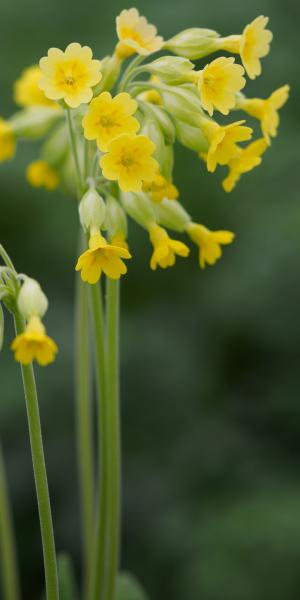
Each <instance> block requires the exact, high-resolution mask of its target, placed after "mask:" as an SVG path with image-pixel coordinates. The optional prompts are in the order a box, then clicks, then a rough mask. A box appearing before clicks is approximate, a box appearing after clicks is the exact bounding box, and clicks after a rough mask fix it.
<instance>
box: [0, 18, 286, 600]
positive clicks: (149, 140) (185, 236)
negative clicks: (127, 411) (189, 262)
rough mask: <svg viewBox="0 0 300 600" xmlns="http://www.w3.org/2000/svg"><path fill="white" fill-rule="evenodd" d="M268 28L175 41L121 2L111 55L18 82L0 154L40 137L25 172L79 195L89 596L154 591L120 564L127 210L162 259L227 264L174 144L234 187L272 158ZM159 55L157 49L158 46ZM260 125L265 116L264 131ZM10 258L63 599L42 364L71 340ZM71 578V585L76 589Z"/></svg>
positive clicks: (48, 551) (78, 378) (71, 47)
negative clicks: (61, 338)
mask: <svg viewBox="0 0 300 600" xmlns="http://www.w3.org/2000/svg"><path fill="white" fill-rule="evenodd" d="M267 26H268V18H267V17H265V16H258V17H256V18H255V19H254V20H253V21H252V22H251V23H249V24H247V25H246V26H245V28H244V29H243V31H242V32H241V33H240V34H233V35H228V36H221V35H220V34H219V33H218V32H217V31H214V30H211V29H204V28H201V27H192V28H190V29H186V30H184V31H181V32H179V33H177V34H176V35H174V36H173V37H172V38H170V39H169V40H164V39H163V37H162V36H161V35H159V34H158V32H157V29H156V27H155V26H154V25H153V24H151V23H148V21H147V19H146V18H145V17H144V16H142V15H140V14H139V12H138V10H137V9H136V8H130V9H128V10H122V12H121V13H120V15H119V16H118V17H117V19H116V38H117V39H116V45H115V48H114V49H113V50H112V52H111V54H110V55H107V56H105V57H104V58H102V59H98V57H96V58H95V53H94V51H92V49H91V48H90V47H89V46H82V45H81V44H79V43H77V42H72V41H71V43H69V44H68V45H67V46H66V48H65V49H58V48H50V49H48V51H46V49H45V50H44V54H45V56H42V57H41V58H40V57H36V64H34V65H31V66H29V67H27V68H25V70H24V71H23V72H22V73H21V75H20V77H19V79H18V80H17V81H16V82H15V85H14V99H15V102H16V104H17V105H18V106H19V107H20V110H18V111H17V112H16V113H15V114H13V115H12V116H11V117H10V118H8V119H7V120H5V119H3V118H1V119H0V161H5V160H10V159H12V158H13V156H14V155H15V152H16V149H17V146H18V144H19V143H22V142H23V141H30V140H36V139H37V140H40V151H39V153H38V156H37V157H36V160H35V161H34V162H32V163H30V164H29V165H27V168H26V179H27V182H28V183H29V184H30V185H31V186H33V187H34V188H45V189H46V190H48V191H49V192H51V191H53V190H55V189H57V188H61V189H62V190H63V192H64V193H66V194H68V195H69V196H71V197H73V198H74V210H76V208H75V207H76V202H77V203H78V215H79V243H78V247H79V252H78V254H79V256H78V257H77V258H76V260H75V257H74V266H72V265H70V268H74V267H75V270H76V272H77V274H76V277H77V284H76V294H75V302H76V335H75V342H76V364H75V391H76V412H77V434H78V443H77V445H78V462H79V480H80V498H81V509H82V510H81V517H82V519H81V534H82V559H83V569H82V572H83V581H82V586H81V594H80V597H82V598H83V599H84V600H125V598H126V599H127V600H130V598H135V597H136V598H140V597H142V596H143V592H142V591H141V589H140V586H139V584H138V583H137V582H135V580H134V578H133V577H131V576H127V575H122V574H120V549H119V546H120V491H121V481H120V464H121V452H120V415H119V289H120V282H119V280H120V279H121V277H122V278H124V277H125V276H126V273H127V269H128V267H129V266H130V265H131V264H132V262H134V255H135V251H134V240H130V243H129V239H128V222H129V221H130V220H133V221H135V222H136V223H137V224H138V225H139V226H140V227H142V228H143V230H144V231H145V233H146V236H147V237H148V240H149V242H148V243H149V251H148V260H149V266H150V268H151V270H153V271H155V270H156V269H160V268H161V269H166V268H170V267H175V265H176V261H177V260H181V259H183V258H184V259H188V257H189V255H190V247H189V242H190V241H191V242H193V243H194V244H195V245H196V247H197V249H198V255H199V258H198V262H199V266H200V268H201V269H204V268H205V267H206V266H207V265H209V266H212V265H214V264H215V263H216V262H217V261H218V260H219V259H220V258H221V256H222V253H223V250H224V247H225V246H228V245H230V244H231V243H232V242H233V240H234V237H235V235H234V233H233V232H232V231H227V230H224V229H217V230H212V229H210V228H209V227H208V224H203V223H202V218H201V215H200V216H199V219H200V221H201V222H197V221H196V220H194V218H193V217H192V216H191V215H190V214H189V211H188V198H186V195H185V194H183V195H182V194H181V191H180V189H179V187H178V182H177V181H176V168H175V166H176V165H175V144H176V143H177V142H179V143H180V144H182V145H183V146H184V147H186V148H187V150H189V151H191V152H194V154H195V156H196V159H197V160H198V164H199V171H200V169H203V168H206V169H207V171H208V172H209V173H214V172H215V171H216V170H217V169H219V168H220V167H221V168H225V170H226V172H225V175H224V179H223V184H222V185H223V189H224V190H225V191H226V192H230V191H232V190H233V189H234V187H235V186H236V185H237V183H238V182H239V180H240V178H241V176H242V175H243V174H245V173H248V172H249V171H251V170H252V169H254V168H255V167H257V166H259V165H260V164H261V163H262V160H263V155H264V153H265V152H266V151H267V149H268V148H269V146H270V145H271V142H272V141H273V139H274V138H275V137H276V135H277V133H278V127H279V111H280V109H281V108H282V107H283V106H284V104H285V103H286V101H287V99H288V95H289V86H288V85H287V84H285V85H282V86H281V87H279V88H278V89H277V90H275V91H272V92H271V93H270V91H269V92H268V93H269V95H267V97H266V98H265V99H263V98H256V97H248V96H247V95H246V94H245V87H246V84H247V79H248V78H250V79H255V78H256V77H258V76H259V75H260V74H261V72H262V59H264V57H266V56H267V55H268V53H269V50H270V43H271V40H272V33H271V32H270V31H269V29H268V28H267ZM157 52H159V53H160V55H159V57H157V56H154V54H155V53H157ZM215 53H218V56H217V57H216V56H214V54H215ZM194 61H199V62H197V64H196V63H195V62H194ZM248 118H249V120H248ZM256 121H258V122H259V125H260V128H261V133H260V134H259V135H258V136H257V137H255V136H254V129H253V126H254V125H255V122H256ZM181 198H182V200H184V204H185V207H184V206H183V203H182V202H181ZM169 230H170V231H169ZM178 238H179V239H178ZM186 242H188V243H186ZM0 256H1V257H2V259H3V265H2V266H1V267H0V345H1V344H2V341H3V337H4V335H3V334H4V312H3V309H2V305H3V307H4V308H6V309H7V311H8V312H9V313H11V314H12V316H13V318H14V321H15V329H16V337H15V339H14V340H12V342H11V349H12V351H13V353H14V356H15V359H16V361H17V362H19V363H20V365H21V369H22V375H23V383H24V391H25V399H26V407H27V415H28V425H29V433H30V440H31V450H32V459H33V467H34V473H35V484H36V492H37V498H38V507H39V518H40V525H41V537H42V543H43V557H44V568H45V587H46V596H47V599H48V600H58V598H59V596H60V590H62V589H63V590H64V592H63V594H62V596H61V597H64V598H66V600H74V599H75V596H76V594H77V592H76V591H74V589H75V588H74V585H73V582H72V585H71V583H70V581H67V582H66V581H65V580H64V577H66V576H67V575H66V573H69V574H70V572H71V567H70V563H69V562H68V568H67V569H66V568H62V567H61V568H60V569H59V574H60V575H59V578H58V575H57V572H58V571H57V558H56V551H55V543H54V535H53V526H52V515H51V506H50V500H49V493H48V484H47V474H46V469H45V462H44V455H43V443H42V435H41V426H40V421H39V409H38V398H37V392H36V385H35V379H34V371H33V364H32V363H33V361H35V363H37V364H38V365H40V366H46V365H50V364H51V363H53V362H54V360H55V359H56V357H57V353H58V347H57V345H56V343H55V341H54V340H53V339H52V338H51V337H49V336H48V335H47V333H46V328H45V324H44V322H43V319H44V316H45V313H46V310H47V308H48V301H47V298H46V296H45V294H44V292H43V291H42V289H41V287H40V285H39V283H38V282H36V281H35V280H34V279H32V278H30V277H28V276H27V275H24V274H22V273H18V272H17V271H16V269H15V267H14V265H13V263H12V261H11V259H10V257H9V256H8V254H7V252H6V251H5V250H4V248H3V247H2V246H0ZM132 257H133V261H130V259H131V258H132ZM128 261H129V262H128ZM103 281H105V284H106V300H105V302H104V300H103V297H102V292H103V290H102V284H103ZM91 335H92V336H93V339H94V345H91V343H90V336H91ZM92 347H93V348H94V352H95V357H93V358H94V359H93V358H92V357H91V356H90V354H91V348H92ZM93 364H94V365H95V367H94V368H95V376H96V377H95V378H96V383H97V390H96V396H97V414H98V419H97V469H96V470H97V473H98V475H97V477H95V474H94V473H95V469H94V462H95V457H94V447H93V443H92V436H93V434H92V432H93V407H92V405H91V397H92V390H91V385H90V369H91V366H92V365H93ZM50 368H51V367H50ZM52 368H54V367H52ZM1 516H2V513H1V502H0V517H1ZM9 536H12V534H11V533H10V532H9V531H8V532H7V539H8V538H9ZM8 545H9V540H8ZM5 548H6V545H5V544H4V558H5V564H6V565H8V567H9V565H10V567H9V568H8V569H7V572H9V573H10V580H11V581H12V579H14V581H15V580H16V578H17V568H16V566H15V562H14V561H13V560H12V558H11V553H10V552H9V549H7V550H5ZM0 560H1V557H0ZM64 564H65V563H64ZM62 573H63V574H64V575H62ZM70 577H71V576H70ZM6 581H9V577H8V578H7V579H6ZM124 582H125V585H124ZM17 589H18V585H10V584H7V585H6V586H4V598H5V600H17V598H18V592H17V591H13V592H12V590H17ZM125 589H126V593H125V592H122V590H125ZM66 590H72V591H69V595H68V596H66V595H65V594H66V593H67V592H66ZM143 597H144V596H143Z"/></svg>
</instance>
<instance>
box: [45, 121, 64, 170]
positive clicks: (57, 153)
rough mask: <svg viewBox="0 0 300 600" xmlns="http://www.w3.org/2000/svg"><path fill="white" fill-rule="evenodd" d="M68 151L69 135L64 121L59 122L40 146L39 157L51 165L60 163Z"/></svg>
mask: <svg viewBox="0 0 300 600" xmlns="http://www.w3.org/2000/svg"><path fill="white" fill-rule="evenodd" d="M68 151H69V136H68V132H67V127H66V124H65V123H61V124H59V125H58V126H57V127H55V129H54V131H53V132H51V133H50V134H49V136H48V137H47V139H46V141H45V143H44V144H43V147H42V152H41V158H42V160H43V161H45V162H46V163H48V164H49V165H51V166H59V165H61V164H62V163H63V162H64V160H65V159H66V157H67V154H68Z"/></svg>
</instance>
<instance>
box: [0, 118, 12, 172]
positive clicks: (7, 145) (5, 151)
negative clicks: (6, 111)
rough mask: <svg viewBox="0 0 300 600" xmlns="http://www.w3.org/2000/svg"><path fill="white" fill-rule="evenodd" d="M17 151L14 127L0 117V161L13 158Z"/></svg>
mask: <svg viewBox="0 0 300 600" xmlns="http://www.w3.org/2000/svg"><path fill="white" fill-rule="evenodd" d="M15 151H16V139H15V135H14V132H13V129H12V127H11V125H10V123H8V121H5V120H4V119H1V117H0V162H2V161H4V160H9V159H10V158H12V157H13V156H14V154H15Z"/></svg>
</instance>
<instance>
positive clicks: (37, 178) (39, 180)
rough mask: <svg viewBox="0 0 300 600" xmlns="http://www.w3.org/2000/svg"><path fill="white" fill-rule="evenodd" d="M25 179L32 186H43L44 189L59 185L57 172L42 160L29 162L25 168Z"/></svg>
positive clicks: (51, 188)
mask: <svg viewBox="0 0 300 600" xmlns="http://www.w3.org/2000/svg"><path fill="white" fill-rule="evenodd" d="M26 177H27V181H28V182H29V183H30V184H31V185H32V186H33V187H37V188H39V187H44V188H46V190H49V191H52V190H55V189H56V188H57V187H58V185H59V175H58V173H57V172H56V171H55V170H54V169H53V168H52V167H51V166H50V165H49V164H48V163H47V162H45V161H44V160H37V161H35V162H32V163H30V165H28V167H27V169H26Z"/></svg>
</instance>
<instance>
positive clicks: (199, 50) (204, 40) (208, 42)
mask: <svg viewBox="0 0 300 600" xmlns="http://www.w3.org/2000/svg"><path fill="white" fill-rule="evenodd" d="M218 37H219V34H218V33H217V32H216V31H213V30H212V29H202V28H200V27H192V28H190V29H185V30H184V31H181V32H180V33H178V34H177V35H175V36H174V37H172V38H171V39H170V40H167V41H166V42H165V43H164V48H166V49H167V50H170V52H173V53H174V54H178V55H179V56H184V57H185V58H189V59H190V60H196V59H198V58H202V57H203V56H207V55H208V54H211V53H212V52H215V51H216V50H218V46H217V42H216V40H217V39H218Z"/></svg>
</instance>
